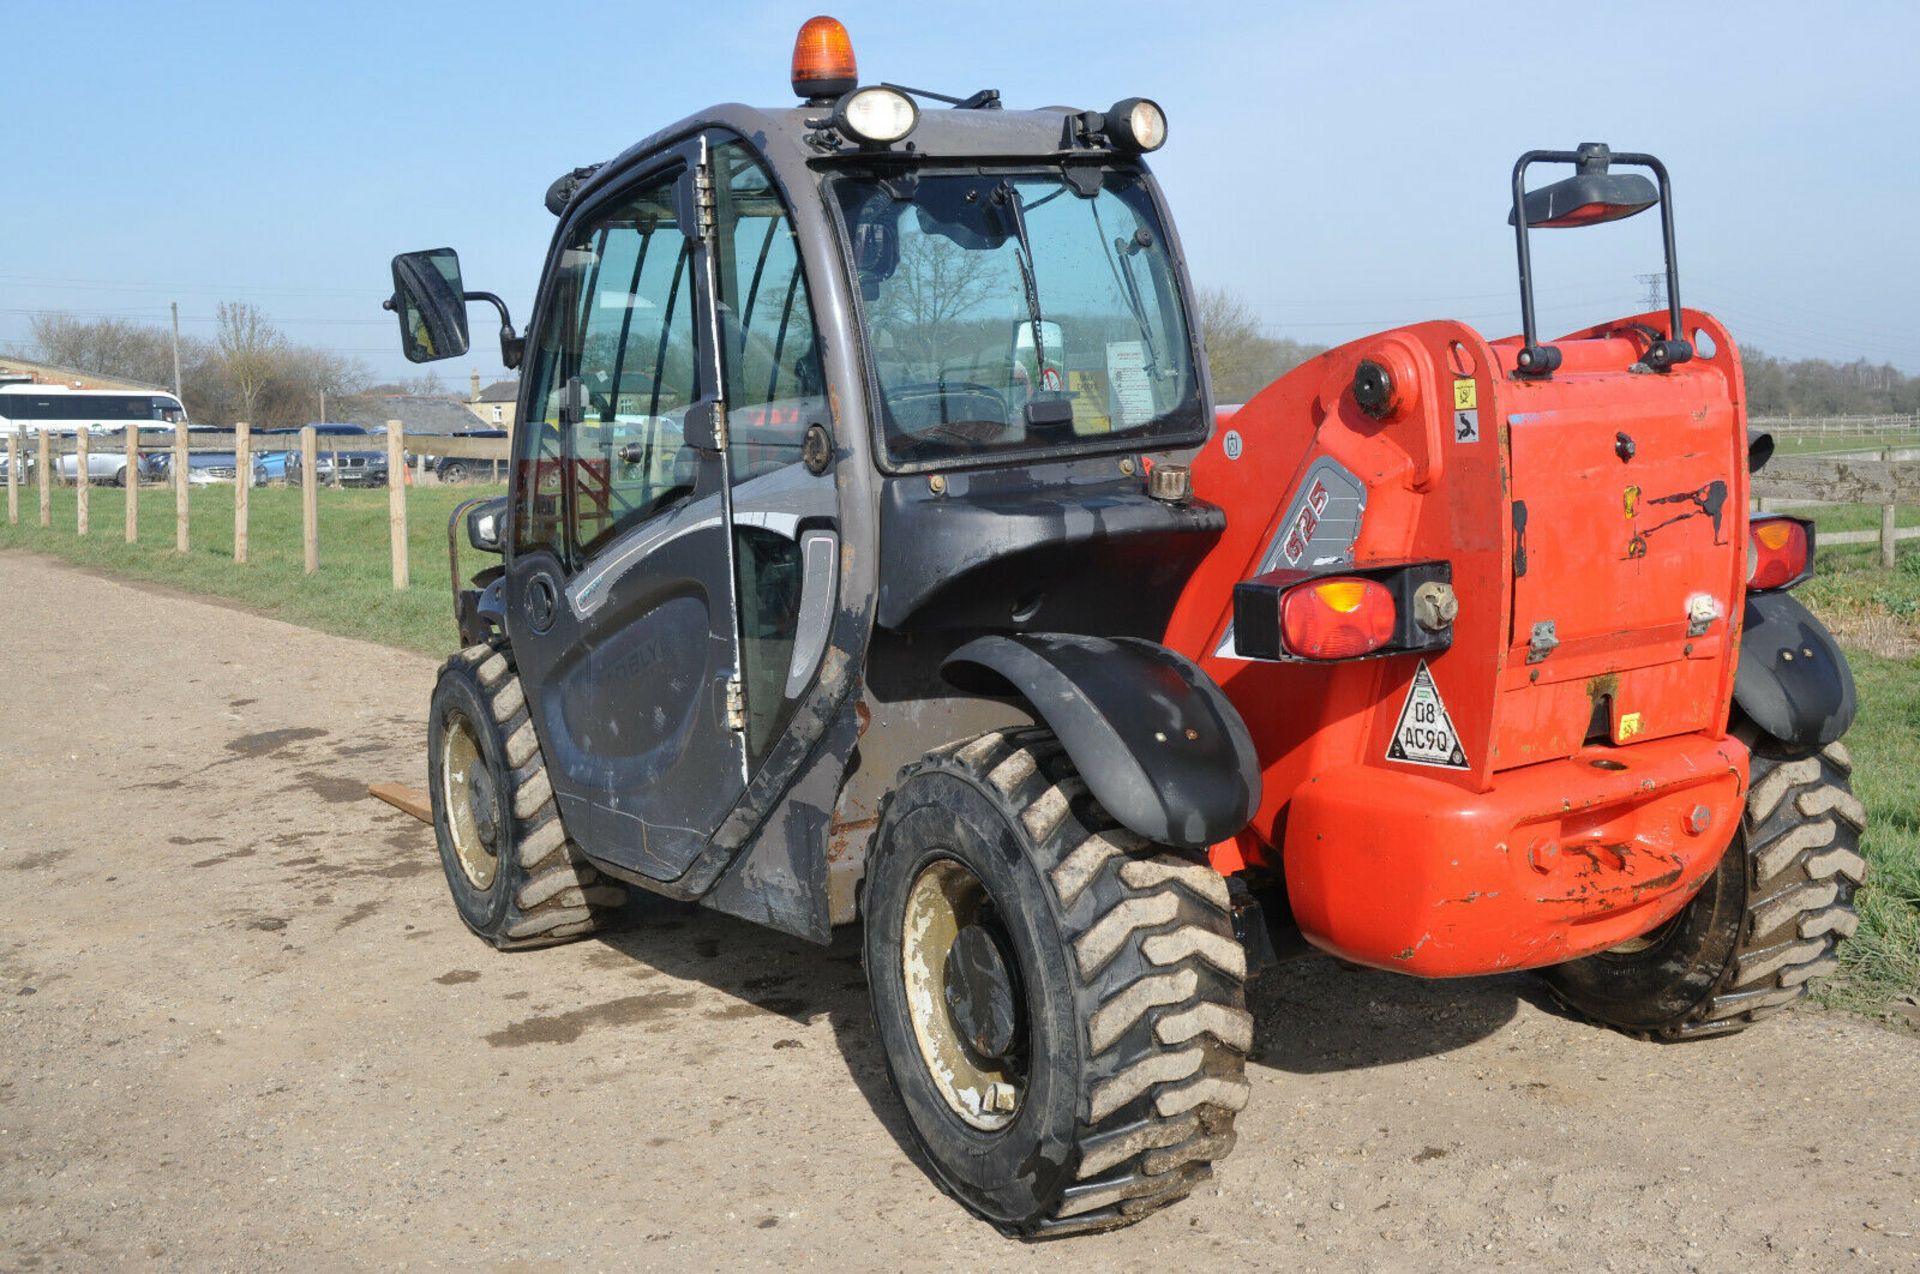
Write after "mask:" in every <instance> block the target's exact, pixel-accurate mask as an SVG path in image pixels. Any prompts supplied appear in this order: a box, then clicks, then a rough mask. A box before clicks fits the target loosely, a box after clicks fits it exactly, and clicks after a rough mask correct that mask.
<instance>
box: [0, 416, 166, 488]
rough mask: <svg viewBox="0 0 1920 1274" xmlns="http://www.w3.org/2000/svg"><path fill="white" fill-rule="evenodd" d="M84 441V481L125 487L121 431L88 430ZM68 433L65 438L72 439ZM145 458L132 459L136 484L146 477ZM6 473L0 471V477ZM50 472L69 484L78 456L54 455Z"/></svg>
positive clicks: (74, 471)
mask: <svg viewBox="0 0 1920 1274" xmlns="http://www.w3.org/2000/svg"><path fill="white" fill-rule="evenodd" d="M87 433H88V442H87V481H89V482H92V483H96V484H98V483H107V484H109V485H112V486H116V487H124V486H126V485H127V455H126V450H125V446H124V444H123V442H122V441H121V440H122V439H123V438H124V437H125V431H124V430H120V429H90V430H88V431H87ZM74 436H75V435H74V433H73V432H72V431H68V432H67V434H66V437H67V438H72V437H74ZM146 466H147V457H146V456H144V455H136V456H135V458H134V471H133V480H134V481H135V482H139V481H140V480H141V479H142V478H144V477H147V476H149V471H148V469H147V467H146ZM5 472H6V470H5V469H4V468H0V476H3V475H4V474H5ZM53 472H54V474H55V475H56V476H57V477H58V479H59V480H60V481H61V482H72V481H73V480H74V478H75V475H77V474H78V473H79V472H80V457H79V456H77V455H74V454H72V453H68V454H66V455H61V456H55V457H54V465H53Z"/></svg>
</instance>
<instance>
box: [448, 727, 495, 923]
mask: <svg viewBox="0 0 1920 1274" xmlns="http://www.w3.org/2000/svg"><path fill="white" fill-rule="evenodd" d="M439 777H440V800H441V804H442V806H443V807H444V808H445V809H446V811H447V832H448V834H449V835H450V836H451V837H452V838H453V856H454V859H455V860H456V861H457V862H458V863H459V864H460V870H461V871H462V872H463V873H465V875H466V877H467V879H468V880H469V881H470V882H472V884H473V887H474V888H475V889H490V888H492V887H493V879H494V877H495V876H496V875H497V874H498V873H499V871H500V857H499V851H498V849H497V846H496V841H497V839H498V836H499V819H498V815H497V809H498V802H497V799H496V797H495V793H494V785H493V772H492V771H491V770H489V769H488V768H487V762H486V758H484V757H482V756H481V755H480V740H479V737H478V736H477V735H476V734H475V733H474V729H473V722H471V721H469V720H468V719H467V714H466V713H464V712H460V711H458V710H455V711H453V712H449V713H448V714H447V723H446V743H445V745H444V746H443V747H442V748H441V750H440V776H439Z"/></svg>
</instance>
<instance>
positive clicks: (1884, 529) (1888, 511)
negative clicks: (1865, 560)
mask: <svg viewBox="0 0 1920 1274" xmlns="http://www.w3.org/2000/svg"><path fill="white" fill-rule="evenodd" d="M1880 459H1881V461H1882V462H1883V463H1886V464H1892V463H1893V448H1892V447H1888V448H1886V449H1885V450H1883V451H1881V453H1880ZM1899 513H1900V506H1899V505H1897V504H1883V505H1881V506H1880V565H1881V566H1882V567H1884V568H1885V569H1887V570H1889V571H1890V570H1892V569H1893V562H1894V549H1895V548H1896V547H1897V546H1898V545H1899V542H1900V532H1899V525H1900V518H1899Z"/></svg>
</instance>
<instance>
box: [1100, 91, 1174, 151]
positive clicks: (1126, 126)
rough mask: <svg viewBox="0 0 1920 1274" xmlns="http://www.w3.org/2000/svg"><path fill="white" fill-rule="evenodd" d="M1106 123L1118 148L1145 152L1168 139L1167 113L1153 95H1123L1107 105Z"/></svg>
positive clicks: (1109, 139)
mask: <svg viewBox="0 0 1920 1274" xmlns="http://www.w3.org/2000/svg"><path fill="white" fill-rule="evenodd" d="M1105 123H1106V134H1107V140H1108V141H1109V142H1111V143H1112V144H1113V148H1114V149H1115V150H1124V151H1127V152H1129V153H1130V154H1135V155H1144V154H1145V153H1147V152H1148V151H1150V150H1159V149H1160V148H1161V147H1162V146H1164V145H1166V143H1167V113H1166V112H1165V111H1163V110H1161V109H1160V104H1159V103H1158V102H1155V101H1153V100H1152V99H1150V98H1145V97H1127V98H1122V99H1121V100H1120V101H1117V102H1115V103H1114V104H1113V105H1112V107H1110V108H1109V109H1108V111H1107V114H1106V121H1105Z"/></svg>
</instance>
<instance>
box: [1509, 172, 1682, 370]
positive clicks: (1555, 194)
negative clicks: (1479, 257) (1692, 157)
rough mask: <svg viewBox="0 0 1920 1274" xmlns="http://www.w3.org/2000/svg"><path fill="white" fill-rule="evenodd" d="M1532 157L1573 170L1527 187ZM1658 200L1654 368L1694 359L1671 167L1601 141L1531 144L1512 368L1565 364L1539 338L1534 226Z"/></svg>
mask: <svg viewBox="0 0 1920 1274" xmlns="http://www.w3.org/2000/svg"><path fill="white" fill-rule="evenodd" d="M1533 164H1571V165H1573V166H1574V169H1575V173H1574V175H1573V176H1572V177H1569V178H1567V179H1565V180H1564V181H1559V182H1555V183H1554V184H1552V185H1550V186H1543V187H1541V188H1540V189H1539V190H1535V191H1531V192H1530V191H1528V190H1527V188H1526V175H1527V169H1528V167H1529V166H1531V165H1533ZM1616 164H1625V165H1627V166H1629V167H1635V168H1645V169H1647V170H1648V171H1649V172H1651V173H1653V175H1654V178H1655V179H1656V181H1657V183H1658V184H1657V186H1656V185H1655V183H1653V182H1649V181H1648V180H1647V179H1646V178H1645V177H1641V176H1639V175H1638V174H1629V173H1615V172H1613V171H1611V169H1612V166H1613V165H1616ZM1655 204H1658V205H1659V207H1660V237H1661V244H1662V247H1663V249H1664V251H1665V254H1666V266H1667V335H1666V336H1665V337H1664V338H1661V337H1656V338H1655V339H1654V340H1653V341H1652V342H1651V344H1650V345H1649V346H1648V349H1647V352H1646V353H1645V354H1644V355H1643V356H1642V359H1641V361H1642V362H1643V363H1644V364H1645V366H1646V368H1647V369H1649V370H1652V371H1657V372H1664V371H1667V370H1669V369H1670V368H1672V367H1674V366H1676V365H1678V364H1680V363H1684V362H1687V361H1689V360H1690V359H1692V358H1693V346H1692V344H1691V343H1689V342H1688V341H1687V340H1686V339H1685V337H1684V336H1683V335H1682V334H1681V319H1680V270H1679V265H1678V263H1677V259H1676V257H1675V253H1674V236H1673V194H1672V189H1671V186H1670V183H1669V181H1668V178H1667V167H1666V165H1665V164H1663V163H1661V162H1660V161H1659V160H1658V159H1656V158H1654V157H1653V156H1652V155H1646V154H1639V153H1636V152H1627V151H1622V152H1618V153H1616V152H1614V151H1612V150H1610V149H1609V148H1608V147H1607V146H1606V144H1605V143H1602V142H1583V143H1582V144H1581V145H1580V147H1579V149H1578V150H1571V151H1566V150H1530V151H1528V152H1527V153H1526V154H1524V155H1522V156H1520V158H1519V160H1518V161H1517V162H1516V163H1515V164H1514V166H1513V211H1512V212H1511V213H1510V214H1509V215H1508V218H1507V219H1508V221H1509V222H1510V223H1511V224H1512V226H1513V228H1514V245H1515V251H1516V254H1517V255H1518V257H1519V264H1520V324H1521V333H1522V339H1521V344H1520V351H1519V353H1518V354H1517V355H1516V356H1515V358H1514V374H1515V375H1517V376H1525V377H1539V376H1550V375H1552V374H1553V372H1554V370H1555V369H1556V368H1558V367H1559V366H1560V351H1559V350H1558V349H1556V348H1554V347H1553V346H1551V345H1542V344H1541V343H1540V333H1539V328H1538V325H1537V324H1536V323H1535V321H1534V308H1533V258H1532V253H1531V252H1530V250H1529V248H1528V242H1527V231H1528V229H1529V227H1530V226H1535V225H1537V226H1541V227H1543V228H1544V227H1555V228H1558V227H1569V226H1580V225H1591V224H1597V223H1599V222H1602V221H1619V220H1622V219H1624V218H1626V217H1631V216H1634V215H1635V214H1637V213H1640V212H1644V211H1645V210H1646V209H1648V208H1649V207H1652V206H1653V205H1655Z"/></svg>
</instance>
